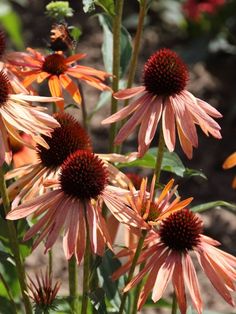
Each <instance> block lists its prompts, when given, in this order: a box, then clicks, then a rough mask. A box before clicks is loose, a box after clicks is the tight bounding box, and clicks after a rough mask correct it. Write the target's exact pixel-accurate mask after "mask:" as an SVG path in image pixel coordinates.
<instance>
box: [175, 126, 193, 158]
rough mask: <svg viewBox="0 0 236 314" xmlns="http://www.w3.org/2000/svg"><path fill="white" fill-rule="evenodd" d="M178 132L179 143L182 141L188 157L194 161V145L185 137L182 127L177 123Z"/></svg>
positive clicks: (181, 143)
mask: <svg viewBox="0 0 236 314" xmlns="http://www.w3.org/2000/svg"><path fill="white" fill-rule="evenodd" d="M177 131H178V135H179V141H180V145H181V147H182V149H183V151H184V153H185V154H186V155H187V157H188V158H189V159H192V157H193V147H192V143H191V142H190V141H189V140H188V139H187V138H186V137H185V135H184V133H183V131H182V129H181V127H180V126H179V124H178V123H177Z"/></svg>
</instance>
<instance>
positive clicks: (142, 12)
mask: <svg viewBox="0 0 236 314" xmlns="http://www.w3.org/2000/svg"><path fill="white" fill-rule="evenodd" d="M146 14H147V0H143V1H140V2H139V17H138V25H137V31H136V34H135V37H134V47H133V53H132V56H131V60H130V67H129V73H128V79H127V85H126V88H131V87H132V85H133V81H134V76H135V71H136V67H137V61H138V54H139V49H140V44H141V37H142V33H143V25H144V19H145V16H146ZM129 101H130V99H126V100H125V101H124V107H126V106H128V104H129ZM125 121H126V119H124V120H123V121H122V123H121V126H122V125H124V124H125ZM121 149H122V144H121V145H119V146H118V148H117V152H118V153H119V152H121Z"/></svg>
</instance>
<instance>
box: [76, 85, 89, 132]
mask: <svg viewBox="0 0 236 314" xmlns="http://www.w3.org/2000/svg"><path fill="white" fill-rule="evenodd" d="M78 85H79V90H80V95H81V111H82V121H83V127H84V128H85V130H88V123H87V110H86V105H85V101H84V92H83V87H82V85H81V84H80V83H78Z"/></svg>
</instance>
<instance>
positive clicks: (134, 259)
mask: <svg viewBox="0 0 236 314" xmlns="http://www.w3.org/2000/svg"><path fill="white" fill-rule="evenodd" d="M146 235H147V230H143V231H142V235H141V237H140V239H139V242H138V245H137V248H136V251H135V254H134V257H133V261H132V264H131V267H130V270H129V274H128V278H127V280H126V285H127V284H128V283H129V282H130V280H131V279H132V278H133V275H134V270H135V267H136V264H137V261H138V258H139V255H140V253H141V250H142V247H143V243H144V239H145V237H146ZM127 296H128V291H127V292H125V293H124V294H123V296H122V300H121V304H120V310H119V314H122V313H123V311H124V308H125V301H126V298H127Z"/></svg>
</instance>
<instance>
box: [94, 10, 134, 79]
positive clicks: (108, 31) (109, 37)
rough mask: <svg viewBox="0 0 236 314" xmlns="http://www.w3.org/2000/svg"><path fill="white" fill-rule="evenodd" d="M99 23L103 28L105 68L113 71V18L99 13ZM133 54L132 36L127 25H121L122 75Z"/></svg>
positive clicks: (109, 71)
mask: <svg viewBox="0 0 236 314" xmlns="http://www.w3.org/2000/svg"><path fill="white" fill-rule="evenodd" d="M98 18H99V23H100V24H101V26H102V28H103V34H104V40H103V45H102V55H103V62H104V66H105V69H106V71H107V72H108V73H112V58H113V51H112V50H113V49H112V47H113V34H112V18H111V17H110V16H108V15H106V14H98ZM131 54H132V44H131V36H130V35H129V33H128V31H127V30H126V28H125V27H123V26H122V27H121V41H120V77H122V76H123V75H124V74H125V71H126V69H127V66H128V64H129V60H130V57H131Z"/></svg>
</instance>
